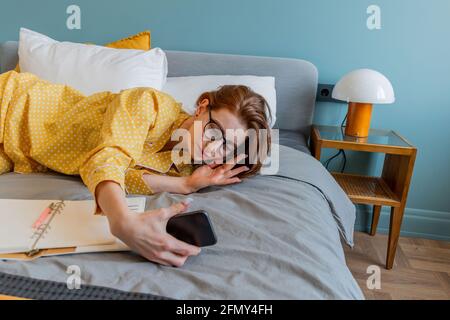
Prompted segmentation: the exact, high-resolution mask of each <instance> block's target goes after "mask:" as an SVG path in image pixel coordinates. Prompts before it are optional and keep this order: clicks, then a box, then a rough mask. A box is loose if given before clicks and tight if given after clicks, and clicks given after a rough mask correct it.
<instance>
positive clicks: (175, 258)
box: [157, 251, 188, 267]
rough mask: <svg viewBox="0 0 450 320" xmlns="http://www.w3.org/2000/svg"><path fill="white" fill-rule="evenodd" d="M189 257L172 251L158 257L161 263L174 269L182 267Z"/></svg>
mask: <svg viewBox="0 0 450 320" xmlns="http://www.w3.org/2000/svg"><path fill="white" fill-rule="evenodd" d="M187 258H188V256H181V255H178V254H175V253H173V252H170V251H163V252H161V253H160V254H159V256H158V259H157V260H158V261H159V263H162V264H164V265H170V266H174V267H181V266H183V264H184V263H185V262H186V260H187Z"/></svg>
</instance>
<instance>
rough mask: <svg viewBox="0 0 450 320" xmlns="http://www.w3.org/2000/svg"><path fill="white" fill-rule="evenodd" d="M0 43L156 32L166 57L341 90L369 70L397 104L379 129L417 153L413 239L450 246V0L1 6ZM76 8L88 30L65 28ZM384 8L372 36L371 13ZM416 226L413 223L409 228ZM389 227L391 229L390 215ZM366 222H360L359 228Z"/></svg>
mask: <svg viewBox="0 0 450 320" xmlns="http://www.w3.org/2000/svg"><path fill="white" fill-rule="evenodd" d="M2 2H3V3H2V5H1V10H0V21H1V22H0V24H1V25H0V41H5V40H17V38H18V29H19V27H21V26H24V27H28V28H30V29H33V30H36V31H39V32H42V33H45V34H47V35H49V36H51V37H54V38H56V39H59V40H69V41H80V42H86V41H92V42H96V43H99V44H100V43H106V42H109V41H112V40H115V39H118V38H121V37H123V36H127V35H130V34H133V33H136V32H139V31H141V30H144V29H150V30H151V31H152V36H153V46H159V47H162V48H163V49H178V50H192V51H207V52H222V53H237V54H251V55H264V56H281V57H294V58H303V59H307V60H310V61H311V62H313V63H314V64H315V65H316V66H317V67H318V69H319V72H320V82H322V83H335V82H336V81H337V80H338V79H339V78H340V77H341V76H342V75H343V74H345V73H347V72H348V71H350V70H353V69H356V68H361V67H368V68H373V69H376V70H379V71H380V72H382V73H384V74H385V75H386V76H387V77H388V78H389V79H390V80H391V82H392V83H393V86H394V89H395V91H396V97H397V102H396V103H395V104H394V105H385V106H376V108H375V110H374V117H373V120H372V121H373V122H372V125H373V127H379V128H393V129H395V130H397V131H399V132H400V133H401V134H403V135H404V136H406V137H407V138H408V139H409V140H410V141H411V142H412V143H413V144H415V145H416V146H417V147H418V149H419V154H418V158H417V162H416V169H415V173H414V178H413V181H412V185H411V191H410V197H409V201H408V210H407V212H406V220H405V225H404V226H405V228H404V230H405V231H406V234H411V235H419V236H420V235H424V236H431V237H435V238H447V239H449V238H450V194H449V190H450V170H449V163H450V148H449V142H448V139H449V138H450V125H449V120H450V93H449V92H450V18H449V14H450V1H449V0H370V1H369V0H339V1H335V0H226V1H225V0H222V1H219V0H120V1H119V0H95V1H92V0H72V1H66V0H40V1H32V0H29V1H25V0H14V1H12V0H11V1H7V3H5V2H6V1H2ZM69 4H78V5H79V6H80V7H81V10H82V29H81V30H77V31H70V30H68V29H67V28H66V25H65V22H66V18H67V15H66V13H65V11H66V8H67V6H68V5H69ZM370 4H376V5H379V6H380V7H381V10H382V29H381V30H377V31H369V30H368V29H367V27H366V19H367V14H366V8H367V7H368V6H369V5H370ZM345 110H346V106H345V105H341V104H324V103H320V104H318V108H317V113H316V118H315V122H316V123H323V124H337V123H340V121H341V120H342V118H343V117H344V115H345ZM349 161H350V168H349V170H350V171H360V170H363V171H367V172H376V171H379V169H380V165H381V162H382V159H381V160H380V159H379V157H373V156H368V155H355V154H352V155H350V159H349ZM408 219H409V220H408ZM381 222H382V225H381V229H383V228H384V229H385V228H386V227H387V220H386V216H384V217H383V218H382V221H381ZM366 223H367V221H366V220H365V219H364V217H363V216H362V217H361V219H360V220H358V224H359V225H360V227H361V226H364V225H366Z"/></svg>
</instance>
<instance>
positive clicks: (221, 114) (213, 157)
mask: <svg viewBox="0 0 450 320" xmlns="http://www.w3.org/2000/svg"><path fill="white" fill-rule="evenodd" d="M246 130H247V127H246V125H245V124H244V123H243V122H242V121H241V119H239V118H238V117H237V116H236V115H235V114H234V113H233V112H231V111H230V110H228V109H227V108H219V109H214V108H212V109H211V110H210V108H209V100H208V99H204V100H203V101H201V102H200V104H199V105H198V106H197V110H196V113H195V116H194V121H193V123H192V125H191V126H190V128H189V133H190V136H191V142H190V146H189V147H190V150H189V151H190V153H191V157H192V159H193V160H194V161H196V162H200V161H201V162H204V163H223V160H224V158H225V156H227V155H228V154H229V153H231V152H232V151H233V150H234V149H235V148H236V146H239V145H240V144H242V143H243V142H244V141H245V133H246ZM224 138H225V139H224ZM224 140H225V141H224Z"/></svg>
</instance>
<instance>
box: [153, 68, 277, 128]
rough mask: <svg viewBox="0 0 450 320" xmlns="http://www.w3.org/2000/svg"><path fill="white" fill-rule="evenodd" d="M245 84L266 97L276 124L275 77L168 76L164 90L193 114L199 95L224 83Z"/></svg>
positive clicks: (186, 110)
mask: <svg viewBox="0 0 450 320" xmlns="http://www.w3.org/2000/svg"><path fill="white" fill-rule="evenodd" d="M227 84H230V85H245V86H248V87H250V88H251V89H252V90H253V91H255V92H256V93H259V94H260V95H262V96H263V97H264V99H266V101H267V104H268V105H269V109H270V112H271V114H272V123H271V126H272V127H273V125H274V124H275V121H276V112H277V95H276V91H275V78H274V77H258V76H211V75H210V76H192V77H168V78H167V82H166V84H165V86H164V87H163V89H162V91H164V92H166V93H168V94H170V95H171V96H172V97H174V98H175V100H177V101H178V102H181V103H182V105H183V110H184V111H185V112H187V113H189V114H193V113H194V112H195V109H196V104H195V103H196V102H197V99H198V97H200V95H201V94H202V93H203V92H206V91H214V90H217V89H218V88H219V87H220V86H223V85H227Z"/></svg>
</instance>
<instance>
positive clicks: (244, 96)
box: [197, 85, 271, 178]
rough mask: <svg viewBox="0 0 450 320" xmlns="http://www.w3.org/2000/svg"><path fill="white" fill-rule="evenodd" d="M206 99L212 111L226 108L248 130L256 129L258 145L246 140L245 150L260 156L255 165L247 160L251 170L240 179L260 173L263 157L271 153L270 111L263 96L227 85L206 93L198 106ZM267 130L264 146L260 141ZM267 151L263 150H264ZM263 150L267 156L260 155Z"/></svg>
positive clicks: (198, 100) (249, 90) (250, 90)
mask: <svg viewBox="0 0 450 320" xmlns="http://www.w3.org/2000/svg"><path fill="white" fill-rule="evenodd" d="M204 99H208V100H209V104H210V107H211V109H212V110H214V109H216V110H217V109H221V108H226V109H228V110H229V111H231V112H232V113H234V114H235V115H237V117H239V119H240V120H241V121H243V122H244V123H245V125H246V126H247V128H248V129H254V130H255V131H256V137H258V139H257V145H256V146H254V145H253V146H250V145H249V140H248V139H246V143H245V144H246V145H245V150H246V152H247V150H248V151H249V153H250V152H256V153H253V154H257V155H259V156H258V157H257V158H256V161H255V163H250V162H253V161H250V160H251V159H250V157H247V158H246V161H245V162H246V163H245V165H246V166H247V167H249V169H250V170H248V171H246V172H244V173H242V174H241V175H240V176H239V177H240V178H245V177H249V176H253V175H255V174H257V173H258V172H259V170H260V169H261V167H262V161H264V159H261V157H266V156H267V155H268V154H269V152H270V142H271V136H270V125H269V123H270V119H271V114H270V109H269V107H268V104H267V102H266V100H265V99H264V97H263V96H261V95H260V94H258V93H256V92H254V91H253V90H252V89H250V88H249V87H247V86H242V85H225V86H222V87H220V88H219V89H218V90H216V91H209V92H204V93H202V94H201V95H200V97H199V98H198V99H197V105H199V104H200V103H201V101H203V100H204ZM261 129H265V131H264V132H266V135H267V136H266V137H265V139H264V140H265V142H266V143H267V145H266V146H264V145H262V142H261V141H260V140H261V139H259V137H260V130H261ZM263 147H264V148H265V149H262V148H263ZM261 150H267V152H266V153H265V154H260V153H261V152H260V151H261Z"/></svg>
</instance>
